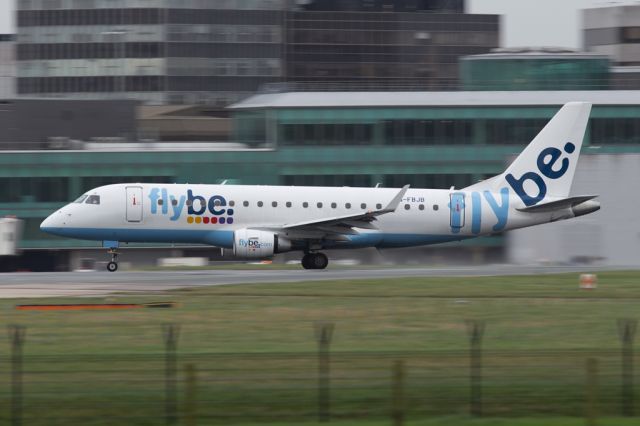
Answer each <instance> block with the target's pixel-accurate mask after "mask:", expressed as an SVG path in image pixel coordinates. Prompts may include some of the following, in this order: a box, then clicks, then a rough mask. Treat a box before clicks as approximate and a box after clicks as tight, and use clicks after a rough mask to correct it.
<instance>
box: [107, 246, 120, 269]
mask: <svg viewBox="0 0 640 426" xmlns="http://www.w3.org/2000/svg"><path fill="white" fill-rule="evenodd" d="M109 254H110V255H111V262H109V263H107V271H109V272H115V271H117V270H118V250H117V249H114V248H112V249H109Z"/></svg>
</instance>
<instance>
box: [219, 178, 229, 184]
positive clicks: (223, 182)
mask: <svg viewBox="0 0 640 426" xmlns="http://www.w3.org/2000/svg"><path fill="white" fill-rule="evenodd" d="M227 180H228V179H225V180H223V181H222V183H221V184H220V185H226V184H227Z"/></svg>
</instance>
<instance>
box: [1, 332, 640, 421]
mask: <svg viewBox="0 0 640 426" xmlns="http://www.w3.org/2000/svg"><path fill="white" fill-rule="evenodd" d="M488 326H490V324H489V325H488ZM488 326H487V327H488ZM333 327H334V325H333V324H317V327H316V330H315V336H316V341H317V343H318V351H317V352H316V353H190V352H188V348H182V347H180V345H179V338H180V333H179V331H180V330H179V328H178V327H177V326H175V325H164V326H163V328H162V330H163V333H164V334H163V337H164V341H163V342H162V341H161V342H159V345H158V346H159V347H161V345H162V344H164V348H165V351H164V352H158V353H138V354H129V353H122V354H115V355H113V354H111V355H86V354H85V355H75V354H74V353H73V352H74V351H73V348H70V351H69V353H67V354H52V355H30V354H28V351H25V350H24V349H25V348H28V345H29V336H28V330H25V329H24V328H22V327H17V326H11V327H10V329H9V337H10V339H11V342H12V346H11V351H10V352H11V353H9V354H3V360H4V361H6V362H1V363H0V377H5V378H10V380H2V381H0V424H11V425H22V424H24V425H32V424H33V425H36V424H47V425H54V424H83V425H91V424H163V423H164V424H185V425H195V424H234V423H243V422H253V423H259V422H265V423H266V422H275V421H278V422H281V423H282V422H291V424H298V423H300V422H303V421H315V420H318V421H320V422H331V421H333V420H342V419H353V420H359V419H363V420H364V419H366V420H372V419H389V420H391V421H392V422H393V423H392V424H394V425H402V424H404V423H405V421H406V420H407V419H420V418H426V417H430V416H448V415H456V414H459V415H472V416H487V417H532V416H570V417H583V416H584V417H586V418H587V420H588V421H589V422H591V423H590V424H595V419H596V418H597V417H598V416H633V415H634V414H635V412H636V410H635V407H636V406H637V405H638V402H639V401H638V398H637V396H636V394H635V392H634V388H635V383H634V363H635V362H636V361H637V357H636V356H635V355H634V352H633V339H634V334H635V327H636V322H635V321H631V320H624V321H620V323H619V329H620V339H621V346H620V347H619V348H616V349H614V350H592V351H571V350H553V351H547V350H541V349H540V350H535V351H532V350H522V351H515V350H509V351H497V350H483V348H482V344H481V343H482V336H483V334H482V331H483V330H484V327H485V324H484V323H479V322H470V323H469V324H468V331H469V335H468V337H469V350H468V351H438V350H433V351H415V352H394V351H392V350H390V351H388V352H358V353H345V352H332V351H331V338H332V333H339V325H338V326H336V329H335V332H334V329H333ZM310 332H311V331H310ZM25 353H26V354H25ZM5 355H6V356H5Z"/></svg>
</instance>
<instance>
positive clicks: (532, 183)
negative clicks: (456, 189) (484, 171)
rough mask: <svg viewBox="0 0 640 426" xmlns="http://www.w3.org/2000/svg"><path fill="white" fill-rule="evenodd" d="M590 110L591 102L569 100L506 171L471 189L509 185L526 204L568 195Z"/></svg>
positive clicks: (491, 189)
mask: <svg viewBox="0 0 640 426" xmlns="http://www.w3.org/2000/svg"><path fill="white" fill-rule="evenodd" d="M590 112H591V104H590V103H588V102H569V103H567V104H566V105H564V106H563V107H562V108H561V109H560V111H558V112H557V113H556V115H555V116H554V117H553V118H552V119H551V121H549V123H548V124H547V125H546V126H545V127H544V128H543V129H542V130H541V131H540V133H538V135H537V136H536V137H535V138H534V139H533V141H531V143H529V145H527V147H526V148H525V150H524V151H522V153H520V155H519V156H518V157H517V158H516V159H515V160H514V161H513V163H511V165H510V166H509V168H507V170H505V172H504V173H502V174H501V175H499V176H495V177H493V178H491V179H488V180H486V181H483V182H479V183H477V184H475V185H472V186H471V187H469V188H468V189H470V190H489V191H492V192H494V191H495V192H497V191H499V190H500V188H503V187H508V188H510V189H511V190H513V191H514V192H515V193H516V194H517V195H519V196H520V198H521V199H522V201H523V202H524V204H525V205H526V206H532V205H535V204H538V203H539V202H541V201H542V200H544V199H545V198H564V197H567V196H568V195H569V191H570V190H571V183H572V182H573V176H574V174H575V171H576V166H577V163H578V156H579V155H580V149H581V148H582V140H583V138H584V133H585V130H586V127H587V122H588V120H589V114H590Z"/></svg>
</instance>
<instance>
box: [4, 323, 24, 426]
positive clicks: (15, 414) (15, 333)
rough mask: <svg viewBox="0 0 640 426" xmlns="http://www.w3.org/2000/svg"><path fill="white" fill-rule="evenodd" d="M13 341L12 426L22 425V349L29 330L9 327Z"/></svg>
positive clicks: (19, 326) (16, 326)
mask: <svg viewBox="0 0 640 426" xmlns="http://www.w3.org/2000/svg"><path fill="white" fill-rule="evenodd" d="M8 329H9V339H10V340H11V425H12V426H21V425H22V347H23V346H24V340H25V336H26V333H27V329H26V328H25V327H24V326H22V325H9V327H8Z"/></svg>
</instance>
